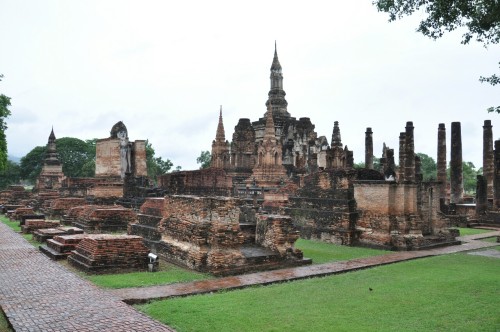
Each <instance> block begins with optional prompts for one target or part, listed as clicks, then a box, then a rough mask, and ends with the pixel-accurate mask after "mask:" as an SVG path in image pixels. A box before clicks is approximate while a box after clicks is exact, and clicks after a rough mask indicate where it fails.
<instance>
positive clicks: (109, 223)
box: [62, 205, 136, 233]
mask: <svg viewBox="0 0 500 332" xmlns="http://www.w3.org/2000/svg"><path fill="white" fill-rule="evenodd" d="M135 219H136V213H135V212H134V211H132V210H131V209H127V208H124V207H122V206H119V205H113V206H106V205H84V206H77V207H74V208H71V209H70V210H69V211H68V214H67V215H66V216H65V217H64V218H63V220H62V222H63V224H65V225H72V226H75V227H78V228H81V229H83V230H84V231H85V232H86V233H106V232H117V231H126V230H127V226H128V223H129V222H132V221H134V220H135Z"/></svg>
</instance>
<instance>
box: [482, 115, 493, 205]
mask: <svg viewBox="0 0 500 332" xmlns="http://www.w3.org/2000/svg"><path fill="white" fill-rule="evenodd" d="M494 159H495V158H494V156H493V130H492V126H491V120H484V126H483V175H484V177H485V179H486V186H487V189H486V192H487V195H488V197H490V198H493V177H494V174H495V166H494Z"/></svg>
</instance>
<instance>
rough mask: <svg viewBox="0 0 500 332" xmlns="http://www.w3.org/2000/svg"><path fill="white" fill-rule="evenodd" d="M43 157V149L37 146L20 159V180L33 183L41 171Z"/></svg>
mask: <svg viewBox="0 0 500 332" xmlns="http://www.w3.org/2000/svg"><path fill="white" fill-rule="evenodd" d="M44 155H45V147H44V146H37V147H35V148H34V149H32V150H31V151H30V152H28V154H27V155H25V156H24V157H22V158H21V164H20V167H21V178H22V179H24V180H27V181H28V182H30V183H35V181H36V178H37V177H38V175H39V174H40V172H41V171H42V161H43V157H44Z"/></svg>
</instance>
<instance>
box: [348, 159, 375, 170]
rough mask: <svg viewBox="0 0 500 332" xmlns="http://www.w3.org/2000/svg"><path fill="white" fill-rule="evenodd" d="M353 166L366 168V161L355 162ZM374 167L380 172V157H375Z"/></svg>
mask: <svg viewBox="0 0 500 332" xmlns="http://www.w3.org/2000/svg"><path fill="white" fill-rule="evenodd" d="M353 167H354V168H355V169H361V168H365V167H366V166H365V162H364V161H363V162H360V163H354V165H353ZM373 169H374V170H376V171H379V172H380V158H377V157H373Z"/></svg>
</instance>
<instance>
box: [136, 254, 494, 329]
mask: <svg viewBox="0 0 500 332" xmlns="http://www.w3.org/2000/svg"><path fill="white" fill-rule="evenodd" d="M497 260H498V259H496V258H491V257H481V256H473V255H467V254H455V255H443V256H439V257H430V258H423V259H418V260H411V261H407V262H402V263H398V264H390V265H385V266H379V267H375V268H371V269H367V270H361V271H356V272H350V273H344V274H339V275H334V276H329V277H324V278H312V279H306V280H301V281H294V282H287V283H281V284H274V285H269V286H261V287H252V288H247V289H242V290H235V291H230V292H222V293H216V294H206V295H198V296H190V297H183V298H174V299H169V300H163V301H154V302H151V303H148V304H144V305H137V306H135V307H136V308H137V309H139V310H140V311H143V312H145V313H146V314H147V315H150V316H152V317H153V318H155V319H158V320H160V321H162V322H164V323H166V324H168V325H169V326H171V327H173V328H174V329H176V330H177V331H494V330H495V329H497V328H498V326H500V316H499V315H498V307H499V306H500V297H498V275H499V274H500V264H498V262H497ZM464 267H467V268H464ZM370 288H371V289H372V291H370V290H369V289H370ZM457 308H460V310H457ZM228 313H230V314H228ZM423 317H425V319H423Z"/></svg>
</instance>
